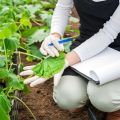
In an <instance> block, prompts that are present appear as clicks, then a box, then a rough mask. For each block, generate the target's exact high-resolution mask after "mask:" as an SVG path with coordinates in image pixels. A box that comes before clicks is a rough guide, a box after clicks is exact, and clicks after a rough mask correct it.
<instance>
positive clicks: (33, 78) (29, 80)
mask: <svg viewBox="0 0 120 120" xmlns="http://www.w3.org/2000/svg"><path fill="white" fill-rule="evenodd" d="M38 78H39V76H34V77H31V78H27V79H25V81H24V84H30V83H31V82H33V81H35V80H37V79H38Z"/></svg>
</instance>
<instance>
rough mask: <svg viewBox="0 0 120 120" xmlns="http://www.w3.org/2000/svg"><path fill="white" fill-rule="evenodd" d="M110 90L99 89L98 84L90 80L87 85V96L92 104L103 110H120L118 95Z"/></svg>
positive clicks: (119, 97)
mask: <svg viewBox="0 0 120 120" xmlns="http://www.w3.org/2000/svg"><path fill="white" fill-rule="evenodd" d="M109 92H110V91H105V90H104V89H102V90H101V88H100V86H97V85H95V84H94V83H92V82H90V83H89V84H88V87H87V93H88V97H89V99H90V102H91V103H92V105H93V106H94V107H95V108H97V109H98V110H100V111H103V112H114V111H117V110H120V96H118V95H117V96H116V95H115V94H113V93H109Z"/></svg>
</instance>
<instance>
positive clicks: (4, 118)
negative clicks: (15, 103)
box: [0, 104, 10, 120]
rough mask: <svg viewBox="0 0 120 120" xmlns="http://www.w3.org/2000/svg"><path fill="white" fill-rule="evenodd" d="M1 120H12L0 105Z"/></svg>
mask: <svg viewBox="0 0 120 120" xmlns="http://www.w3.org/2000/svg"><path fill="white" fill-rule="evenodd" d="M0 120H10V117H9V114H7V113H6V112H5V110H4V108H3V107H2V106H1V104H0Z"/></svg>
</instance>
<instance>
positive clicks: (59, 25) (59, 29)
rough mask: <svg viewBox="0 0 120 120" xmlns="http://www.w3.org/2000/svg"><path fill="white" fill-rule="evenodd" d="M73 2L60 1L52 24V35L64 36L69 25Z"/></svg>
mask: <svg viewBox="0 0 120 120" xmlns="http://www.w3.org/2000/svg"><path fill="white" fill-rule="evenodd" d="M72 7H73V0H58V2H57V4H56V8H55V10H54V14H53V17H52V23H51V33H52V34H55V33H58V34H59V35H60V36H63V34H64V32H65V28H66V26H67V23H68V19H69V16H70V11H71V8H72Z"/></svg>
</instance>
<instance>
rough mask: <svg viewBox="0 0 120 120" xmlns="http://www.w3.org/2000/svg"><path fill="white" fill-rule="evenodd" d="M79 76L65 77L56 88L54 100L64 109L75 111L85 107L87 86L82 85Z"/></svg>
mask: <svg viewBox="0 0 120 120" xmlns="http://www.w3.org/2000/svg"><path fill="white" fill-rule="evenodd" d="M80 83H81V82H80V78H79V77H77V76H63V77H62V78H61V81H60V83H59V85H58V86H57V87H55V88H54V92H53V98H54V100H55V102H56V103H57V104H58V106H60V107H61V108H63V109H75V108H78V107H82V106H84V105H85V103H86V100H87V91H86V88H87V85H86V83H84V82H83V86H84V87H82V85H81V84H80Z"/></svg>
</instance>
